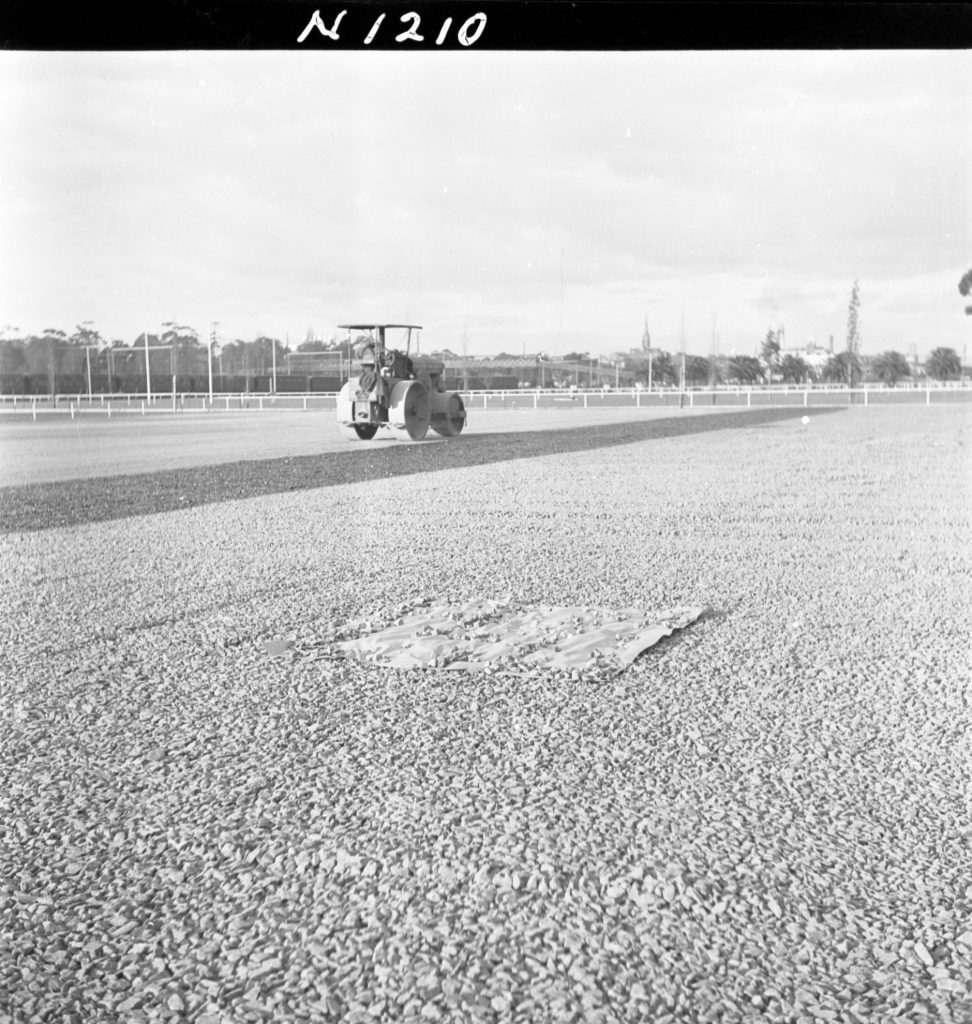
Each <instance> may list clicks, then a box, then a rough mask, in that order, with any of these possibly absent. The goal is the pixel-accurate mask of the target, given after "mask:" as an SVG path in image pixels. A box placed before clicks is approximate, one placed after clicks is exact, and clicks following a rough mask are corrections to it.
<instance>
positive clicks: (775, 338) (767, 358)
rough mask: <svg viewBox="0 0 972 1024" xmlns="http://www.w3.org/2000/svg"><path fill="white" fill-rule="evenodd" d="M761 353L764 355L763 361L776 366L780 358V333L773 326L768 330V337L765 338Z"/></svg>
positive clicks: (770, 365)
mask: <svg viewBox="0 0 972 1024" xmlns="http://www.w3.org/2000/svg"><path fill="white" fill-rule="evenodd" d="M760 354H761V355H762V357H763V362H764V363H766V365H767V366H769V367H774V366H776V363H777V361H778V360H779V358H780V336H779V333H778V332H776V331H774V330H773V329H772V328H770V329H769V330H768V331H767V332H766V337H765V338H764V339H763V344H762V347H761V349H760Z"/></svg>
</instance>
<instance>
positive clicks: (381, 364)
mask: <svg viewBox="0 0 972 1024" xmlns="http://www.w3.org/2000/svg"><path fill="white" fill-rule="evenodd" d="M341 329H342V330H347V331H348V333H349V337H350V332H351V331H358V332H367V335H366V337H365V338H359V340H358V343H357V345H356V346H355V355H356V357H357V359H358V364H359V366H358V372H357V375H355V373H354V371H353V370H352V371H351V376H350V377H349V379H348V381H347V382H346V383H345V384H344V386H343V387H342V388H341V390H340V392H339V393H338V399H337V421H338V427H339V429H340V430H341V433H342V434H344V436H345V437H348V438H350V439H351V440H362V441H368V440H370V439H371V438H373V437H374V436H375V435H376V434H377V433H378V428H379V427H384V428H386V429H387V430H388V431H389V432H390V433H391V434H392V435H394V436H395V437H399V438H401V439H402V440H405V441H421V440H422V438H423V437H425V435H426V434H427V433H428V431H429V428H430V427H431V428H432V430H434V431H435V432H436V433H437V434H439V435H441V436H442V437H456V436H457V435H459V434H460V433H461V432H462V429H463V427H464V426H465V425H466V407H465V405H464V404H463V401H462V398H461V396H460V395H459V394H457V393H456V392H455V391H446V390H445V389H444V388H443V386H442V372H443V370H444V369H445V364H444V363H443V362H442V360H440V359H433V358H431V357H429V356H420V355H418V354H416V355H414V356H412V355H410V354H409V350H410V349H411V345H412V331H420V330H421V327H419V326H417V325H416V324H342V325H341ZM389 330H404V331H405V332H406V334H405V350H404V351H402V350H401V349H397V348H389V347H388V346H387V344H386V337H387V335H386V332H387V331H389ZM417 347H418V346H417V345H416V348H417Z"/></svg>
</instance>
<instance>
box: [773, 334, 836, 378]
mask: <svg viewBox="0 0 972 1024" xmlns="http://www.w3.org/2000/svg"><path fill="white" fill-rule="evenodd" d="M833 354H834V337H833V335H831V336H830V343H829V345H828V346H827V347H826V348H825V347H824V346H823V345H818V344H817V342H816V340H815V339H813V338H808V339H807V343H806V345H803V346H800V347H799V348H787V349H781V350H780V358H781V359H782V358H783V357H784V356H796V357H797V358H799V359H802V360H803V361H804V362H805V363H806V364H807V366H809V367H810V369H811V370H813V372H814V373H815V374H819V373H820V372H821V371H822V370H823V368H824V367H825V366H826V365H827V363H828V362H829V361H830V358H831V357H832V356H833Z"/></svg>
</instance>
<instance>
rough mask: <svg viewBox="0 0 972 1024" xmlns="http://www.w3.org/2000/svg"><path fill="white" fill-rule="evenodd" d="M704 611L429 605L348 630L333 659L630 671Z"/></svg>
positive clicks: (485, 602) (440, 665)
mask: <svg viewBox="0 0 972 1024" xmlns="http://www.w3.org/2000/svg"><path fill="white" fill-rule="evenodd" d="M702 612H703V609H702V608H674V609H670V610H667V611H664V612H656V613H653V614H651V613H647V612H644V611H641V610H639V609H636V608H622V609H610V608H588V607H579V606H572V607H566V608H564V607H551V606H549V605H527V604H521V603H517V602H514V601H490V600H472V601H466V602H463V603H447V602H432V603H428V604H424V605H420V606H417V607H415V608H413V609H411V610H410V611H408V612H406V613H405V614H403V615H401V616H399V617H397V618H396V619H395V621H394V622H393V623H392V624H391V625H387V626H381V625H379V624H377V623H374V622H373V621H371V620H364V621H360V622H355V623H349V624H348V626H346V627H345V628H344V629H343V630H342V632H343V633H344V635H345V636H348V635H353V634H355V633H357V634H358V635H356V636H354V638H353V639H349V640H344V641H341V642H339V643H337V644H335V645H334V653H335V654H337V655H338V656H344V657H353V658H357V659H359V660H361V661H364V662H368V663H370V664H375V665H387V666H389V667H391V668H402V669H409V668H443V669H456V670H466V671H478V670H483V669H487V668H490V667H498V666H502V667H505V668H518V667H519V668H524V669H531V668H549V669H559V670H569V671H578V672H580V673H583V672H584V671H585V670H588V669H600V670H604V669H608V670H610V669H615V670H617V671H620V670H622V669H624V668H626V667H627V666H628V665H630V664H631V663H632V662H633V661H634V660H635V659H636V658H637V657H638V655H640V654H641V653H643V652H644V651H646V650H647V649H648V648H649V647H651V646H653V645H654V644H656V643H657V642H658V641H659V640H661V639H662V638H663V637H666V636H669V635H670V634H671V633H673V632H674V631H675V630H676V629H682V628H683V627H685V626H687V625H689V624H690V623H692V622H694V621H695V620H696V619H697V618H698V617H699V616H700V615H701V614H702Z"/></svg>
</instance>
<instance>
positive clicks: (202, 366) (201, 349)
mask: <svg viewBox="0 0 972 1024" xmlns="http://www.w3.org/2000/svg"><path fill="white" fill-rule="evenodd" d="M162 326H163V327H164V328H165V330H164V331H163V332H162V344H163V345H171V346H172V357H171V366H172V368H173V372H174V373H177V374H178V373H188V374H196V373H199V374H203V373H207V372H208V363H207V360H208V358H209V354H208V351H207V349H206V346H204V345H203V344H202V342H200V340H199V335H198V333H197V332H196V330H195V328H193V327H186V326H182V325H179V324H177V323H176V322H175V321H174V320H166V321H165V322H164V323H163V324H162Z"/></svg>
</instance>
